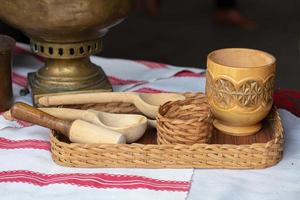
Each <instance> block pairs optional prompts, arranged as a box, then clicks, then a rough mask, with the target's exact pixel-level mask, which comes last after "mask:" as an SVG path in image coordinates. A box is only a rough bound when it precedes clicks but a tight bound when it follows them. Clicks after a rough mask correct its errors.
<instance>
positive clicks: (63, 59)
mask: <svg viewBox="0 0 300 200" xmlns="http://www.w3.org/2000/svg"><path fill="white" fill-rule="evenodd" d="M101 47H102V45H101V39H100V38H99V39H95V40H93V41H83V42H77V43H63V44H60V43H49V42H46V41H37V40H34V39H31V49H32V50H33V52H34V53H36V54H37V55H39V56H42V57H44V58H45V59H46V63H45V66H44V67H42V68H41V69H39V70H38V71H37V72H35V73H29V74H28V83H29V89H30V91H31V93H32V99H33V103H34V105H37V106H38V98H40V97H42V96H45V95H48V96H49V95H58V94H66V93H73V94H74V93H75V94H76V93H83V92H109V91H112V86H111V84H110V82H109V81H108V79H107V76H106V75H105V73H104V71H103V70H102V69H101V67H100V66H97V65H95V64H94V63H92V62H91V61H90V58H89V56H90V55H91V54H94V53H97V52H100V51H101Z"/></svg>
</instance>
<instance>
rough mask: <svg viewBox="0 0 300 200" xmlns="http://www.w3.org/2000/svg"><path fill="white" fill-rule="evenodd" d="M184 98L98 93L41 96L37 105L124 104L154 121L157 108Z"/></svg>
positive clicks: (171, 95) (161, 94) (179, 95)
mask: <svg viewBox="0 0 300 200" xmlns="http://www.w3.org/2000/svg"><path fill="white" fill-rule="evenodd" d="M184 99H185V97H184V96H183V95H181V94H175V93H157V94H150V93H135V92H100V93H83V94H65V95H57V96H55V95H54V96H43V97H41V98H39V99H38V103H39V104H41V105H43V106H57V105H71V104H88V103H107V102H126V103H132V104H134V105H135V106H136V107H137V108H138V109H139V110H140V111H141V112H142V113H144V114H145V115H146V116H147V117H149V118H151V119H155V117H156V114H157V112H158V107H159V106H160V105H162V104H164V103H166V102H167V101H176V100H184Z"/></svg>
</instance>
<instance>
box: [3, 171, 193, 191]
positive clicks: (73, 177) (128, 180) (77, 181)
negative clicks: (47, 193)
mask: <svg viewBox="0 0 300 200" xmlns="http://www.w3.org/2000/svg"><path fill="white" fill-rule="evenodd" d="M0 182H21V183H29V184H33V185H37V186H47V185H51V184H71V185H77V186H82V187H93V188H119V189H138V188H143V189H149V190H156V191H178V192H186V191H188V190H189V187H190V184H191V183H190V182H188V181H164V180H159V179H152V178H147V177H144V176H131V175H114V174H105V173H92V174H83V173H70V174H43V173H37V172H33V171H27V170H17V171H3V172H0Z"/></svg>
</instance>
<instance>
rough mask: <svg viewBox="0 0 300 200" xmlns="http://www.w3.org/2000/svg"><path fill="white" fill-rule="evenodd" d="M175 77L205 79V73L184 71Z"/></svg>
mask: <svg viewBox="0 0 300 200" xmlns="http://www.w3.org/2000/svg"><path fill="white" fill-rule="evenodd" d="M175 77H205V72H200V73H196V72H192V71H188V70H184V71H180V72H178V73H177V74H175Z"/></svg>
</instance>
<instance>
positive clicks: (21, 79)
mask: <svg viewBox="0 0 300 200" xmlns="http://www.w3.org/2000/svg"><path fill="white" fill-rule="evenodd" d="M12 82H13V83H15V84H17V85H19V86H21V87H26V85H27V78H26V77H25V76H23V75H21V74H17V73H15V72H13V73H12Z"/></svg>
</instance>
